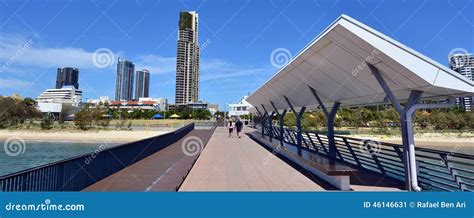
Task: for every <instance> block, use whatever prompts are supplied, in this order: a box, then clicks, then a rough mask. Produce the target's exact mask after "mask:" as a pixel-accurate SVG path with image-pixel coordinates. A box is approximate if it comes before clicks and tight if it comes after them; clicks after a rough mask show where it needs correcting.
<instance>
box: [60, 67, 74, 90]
mask: <svg viewBox="0 0 474 218" xmlns="http://www.w3.org/2000/svg"><path fill="white" fill-rule="evenodd" d="M63 86H74V88H76V89H78V88H79V69H77V68H72V67H65V68H58V71H57V75H56V89H60V88H62V87H63Z"/></svg>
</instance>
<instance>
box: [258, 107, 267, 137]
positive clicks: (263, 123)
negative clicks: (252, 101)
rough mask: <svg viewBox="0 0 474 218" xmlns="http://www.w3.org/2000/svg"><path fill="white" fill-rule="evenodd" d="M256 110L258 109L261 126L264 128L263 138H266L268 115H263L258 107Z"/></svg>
mask: <svg viewBox="0 0 474 218" xmlns="http://www.w3.org/2000/svg"><path fill="white" fill-rule="evenodd" d="M255 109H257V113H258V114H259V115H260V125H261V127H262V138H265V116H266V114H263V115H262V113H261V112H260V110H259V109H258V107H256V106H255Z"/></svg>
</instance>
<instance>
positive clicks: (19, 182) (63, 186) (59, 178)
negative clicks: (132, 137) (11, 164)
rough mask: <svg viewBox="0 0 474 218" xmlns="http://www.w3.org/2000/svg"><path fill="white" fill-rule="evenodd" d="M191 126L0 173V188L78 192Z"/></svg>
mask: <svg viewBox="0 0 474 218" xmlns="http://www.w3.org/2000/svg"><path fill="white" fill-rule="evenodd" d="M193 129H194V123H191V124H188V125H186V126H184V127H182V128H180V129H178V130H176V131H173V132H170V133H166V134H163V135H159V136H155V137H151V138H147V139H143V140H139V141H135V142H130V143H127V144H123V145H119V146H116V147H113V148H108V149H104V150H102V151H100V152H96V151H94V152H91V153H87V154H83V155H80V156H76V157H72V158H69V159H66V160H61V161H57V162H54V163H50V164H45V165H42V166H38V167H34V168H31V169H26V170H23V171H19V172H16V173H12V174H8V175H5V176H0V190H1V191H80V190H82V189H84V188H86V187H87V186H89V185H91V184H93V183H95V182H97V181H99V180H101V179H103V178H105V177H107V176H109V175H112V174H113V173H115V172H117V171H119V170H122V169H123V168H125V167H127V166H130V165H132V164H134V163H136V162H138V161H140V160H142V159H143V158H145V157H148V156H149V155H151V154H153V153H155V152H157V151H159V150H161V149H163V148H166V147H167V146H169V145H171V144H173V143H174V142H176V141H178V140H179V139H180V138H182V137H184V136H185V135H186V134H188V133H189V132H190V131H192V130H193Z"/></svg>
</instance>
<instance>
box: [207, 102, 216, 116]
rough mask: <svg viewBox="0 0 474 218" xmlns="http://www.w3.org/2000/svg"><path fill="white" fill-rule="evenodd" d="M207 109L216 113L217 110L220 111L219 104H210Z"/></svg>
mask: <svg viewBox="0 0 474 218" xmlns="http://www.w3.org/2000/svg"><path fill="white" fill-rule="evenodd" d="M207 110H208V111H209V112H211V114H212V115H214V114H215V113H216V112H217V111H219V104H208V105H207Z"/></svg>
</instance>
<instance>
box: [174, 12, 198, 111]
mask: <svg viewBox="0 0 474 218" xmlns="http://www.w3.org/2000/svg"><path fill="white" fill-rule="evenodd" d="M178 27H179V32H178V51H177V54H176V95H175V103H176V104H186V103H190V102H197V101H198V99H199V43H198V14H197V13H196V12H195V11H189V12H181V13H180V14H179V24H178Z"/></svg>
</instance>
